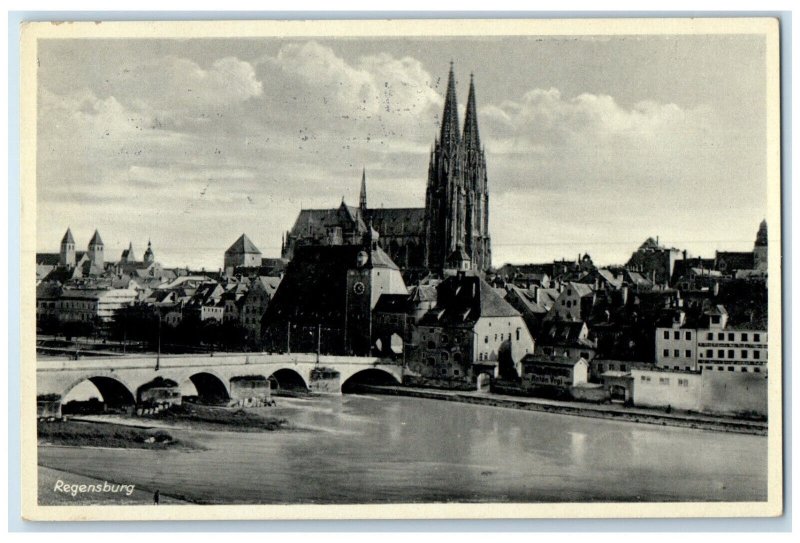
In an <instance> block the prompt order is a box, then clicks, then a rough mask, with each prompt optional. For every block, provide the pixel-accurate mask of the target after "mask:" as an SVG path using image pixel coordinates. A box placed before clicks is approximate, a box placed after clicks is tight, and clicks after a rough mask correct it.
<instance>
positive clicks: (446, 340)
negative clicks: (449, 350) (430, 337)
mask: <svg viewBox="0 0 800 543" xmlns="http://www.w3.org/2000/svg"><path fill="white" fill-rule="evenodd" d="M448 341H449V339H448V337H447V334H442V345H447V343H448Z"/></svg>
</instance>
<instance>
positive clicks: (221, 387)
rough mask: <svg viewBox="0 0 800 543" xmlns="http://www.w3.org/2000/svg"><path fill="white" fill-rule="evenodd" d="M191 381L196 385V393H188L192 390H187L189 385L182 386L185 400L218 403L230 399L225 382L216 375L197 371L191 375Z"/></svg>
mask: <svg viewBox="0 0 800 543" xmlns="http://www.w3.org/2000/svg"><path fill="white" fill-rule="evenodd" d="M189 382H190V383H191V385H192V386H193V387H194V392H195V393H194V394H191V393H188V394H187V392H190V391H189V390H187V389H188V387H181V388H182V393H183V394H184V396H183V401H187V402H193V403H202V404H210V405H218V404H223V403H226V402H227V401H228V400H230V395H229V394H228V389H227V387H226V386H225V383H224V382H223V381H222V380H221V379H220V378H219V377H217V376H216V375H213V374H211V373H207V372H200V373H195V374H194V375H192V376H190V377H189Z"/></svg>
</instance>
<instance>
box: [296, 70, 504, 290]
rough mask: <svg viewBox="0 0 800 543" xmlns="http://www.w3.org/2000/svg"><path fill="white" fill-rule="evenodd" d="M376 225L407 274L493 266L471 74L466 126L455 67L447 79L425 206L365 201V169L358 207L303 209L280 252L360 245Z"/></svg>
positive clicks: (483, 159)
mask: <svg viewBox="0 0 800 543" xmlns="http://www.w3.org/2000/svg"><path fill="white" fill-rule="evenodd" d="M372 230H374V231H375V232H376V233H377V234H378V236H379V244H380V246H381V248H382V249H383V250H384V251H385V252H386V253H387V254H388V255H389V256H390V257H391V259H392V260H393V261H394V262H395V263H396V264H397V265H398V266H399V267H400V268H401V269H403V270H404V271H409V272H420V271H430V272H432V273H434V274H437V275H441V274H442V273H443V271H444V270H445V269H448V268H452V267H453V266H454V264H453V263H454V261H457V266H458V267H459V268H460V269H472V270H476V271H478V272H485V271H486V270H488V269H489V268H490V267H491V264H492V248H491V239H490V237H489V190H488V185H487V179H486V156H485V153H484V150H483V148H482V147H481V143H480V136H479V133H478V114H477V108H476V105H475V85H474V82H473V80H472V76H470V85H469V96H468V98H467V110H466V115H465V119H464V126H463V130H462V129H461V126H460V122H459V119H458V101H457V98H456V82H455V75H454V73H453V64H452V63H451V64H450V74H449V76H448V80H447V93H446V95H445V103H444V113H443V115H442V126H441V130H440V134H439V137H438V138H436V141H435V142H434V144H433V148H432V150H431V155H430V164H429V166H428V184H427V190H426V194H425V207H424V208H374V209H371V208H369V206H368V205H367V182H366V172H363V173H362V177H361V193H360V197H359V205H358V207H355V206H349V205H347V204H345V202H344V201H342V203H341V205H340V206H339V207H338V208H333V209H303V210H301V211H300V214H299V215H298V217H297V220H296V221H295V223H294V226H293V227H292V229H291V230H290V231H288V232H287V233H286V235H285V237H284V239H283V243H282V249H281V256H282V257H283V258H287V259H291V258H292V257H293V255H294V251H295V249H296V248H297V247H299V246H304V245H349V244H358V243H360V242H361V240H363V239H364V236H365V235H366V234H368V233H370V232H371V231H372Z"/></svg>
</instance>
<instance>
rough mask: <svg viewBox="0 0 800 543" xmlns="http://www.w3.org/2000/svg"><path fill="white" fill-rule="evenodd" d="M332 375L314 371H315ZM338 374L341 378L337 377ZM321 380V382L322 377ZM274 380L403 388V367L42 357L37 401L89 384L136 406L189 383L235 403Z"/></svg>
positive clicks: (337, 387) (220, 356)
mask: <svg viewBox="0 0 800 543" xmlns="http://www.w3.org/2000/svg"><path fill="white" fill-rule="evenodd" d="M315 369H317V370H334V371H333V372H327V375H326V374H325V373H324V372H314V375H312V372H313V370H315ZM336 372H338V379H337V377H336ZM320 376H321V377H323V378H322V379H320V378H319V377H320ZM159 378H160V379H159ZM254 380H255V381H259V380H261V381H262V382H263V381H270V383H271V384H272V386H273V388H276V387H277V388H305V389H312V390H318V391H324V392H334V393H339V392H341V389H342V386H344V385H345V384H346V383H348V381H349V382H350V383H354V382H357V381H372V382H375V381H376V380H377V381H383V382H384V383H401V382H402V380H403V366H402V365H401V364H397V363H394V362H392V361H390V360H386V359H381V358H372V357H348V356H329V355H320V356H319V357H318V356H317V354H316V353H292V354H266V353H236V354H232V353H215V354H202V355H197V354H190V355H166V356H165V355H161V356H156V355H145V356H141V355H136V356H125V357H118V356H115V357H107V358H101V357H90V358H83V359H80V360H71V359H60V358H59V359H53V358H44V357H43V358H39V359H38V360H37V367H36V385H37V391H36V392H37V397H38V398H40V399H42V398H43V397H44V396H48V397H49V398H48V399H50V400H51V401H53V400H54V399H56V398H57V400H56V401H57V402H58V403H59V404H60V401H61V400H63V399H64V398H65V397H66V396H67V395H68V394H69V392H70V391H71V390H72V389H73V388H75V387H76V386H78V385H79V384H80V383H83V382H85V381H91V382H92V384H94V385H95V387H97V389H98V391H99V392H100V394H101V395H102V396H103V400H104V401H105V402H106V404H108V405H125V404H128V405H130V404H135V403H137V401H138V400H139V399H140V398H141V392H142V391H143V390H147V389H148V388H150V387H152V386H164V385H163V383H164V382H167V383H169V385H168V386H181V385H183V384H185V383H186V382H187V381H191V382H192V384H193V385H194V387H195V389H196V390H197V394H198V396H200V397H204V396H205V397H217V398H219V397H223V398H225V397H227V398H236V397H241V395H242V394H246V389H247V387H240V386H236V383H242V382H244V381H249V382H252V381H254Z"/></svg>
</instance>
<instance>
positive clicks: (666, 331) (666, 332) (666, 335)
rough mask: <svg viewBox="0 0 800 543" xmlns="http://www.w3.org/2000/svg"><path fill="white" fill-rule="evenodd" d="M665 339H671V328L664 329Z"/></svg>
mask: <svg viewBox="0 0 800 543" xmlns="http://www.w3.org/2000/svg"><path fill="white" fill-rule="evenodd" d="M664 339H669V330H664Z"/></svg>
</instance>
